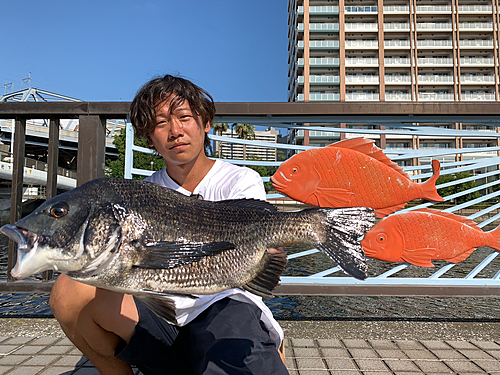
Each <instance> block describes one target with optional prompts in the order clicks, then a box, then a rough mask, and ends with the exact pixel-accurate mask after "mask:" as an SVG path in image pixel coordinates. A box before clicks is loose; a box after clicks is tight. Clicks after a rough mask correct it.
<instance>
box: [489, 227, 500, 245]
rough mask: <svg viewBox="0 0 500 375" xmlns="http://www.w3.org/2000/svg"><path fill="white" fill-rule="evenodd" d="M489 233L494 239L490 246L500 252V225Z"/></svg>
mask: <svg viewBox="0 0 500 375" xmlns="http://www.w3.org/2000/svg"><path fill="white" fill-rule="evenodd" d="M488 233H490V234H491V236H492V237H493V240H492V241H491V242H492V243H491V244H490V245H489V246H490V247H491V248H493V249H495V250H496V251H500V225H499V226H498V227H496V228H495V229H493V230H491V231H489V232H488Z"/></svg>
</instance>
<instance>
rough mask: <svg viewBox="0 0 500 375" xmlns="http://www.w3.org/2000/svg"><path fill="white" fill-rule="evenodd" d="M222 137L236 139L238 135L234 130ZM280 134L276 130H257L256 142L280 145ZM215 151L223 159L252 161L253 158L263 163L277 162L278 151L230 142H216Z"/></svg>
mask: <svg viewBox="0 0 500 375" xmlns="http://www.w3.org/2000/svg"><path fill="white" fill-rule="evenodd" d="M222 135H223V136H224V137H228V138H236V137H237V134H236V133H235V132H234V129H232V128H231V129H229V130H228V131H226V132H223V133H222ZM279 136H280V134H279V131H278V130H276V129H274V128H272V127H271V128H268V129H266V130H256V131H255V141H261V142H269V143H278V138H279ZM215 151H217V152H218V153H219V155H221V158H223V159H240V160H243V159H249V158H250V159H251V158H252V157H257V158H259V160H262V161H276V160H277V156H278V155H277V151H276V149H275V148H269V147H262V146H255V145H247V146H243V145H241V144H233V143H229V142H219V141H216V142H215Z"/></svg>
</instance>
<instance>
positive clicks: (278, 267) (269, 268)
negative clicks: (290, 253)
mask: <svg viewBox="0 0 500 375" xmlns="http://www.w3.org/2000/svg"><path fill="white" fill-rule="evenodd" d="M263 262H264V264H263V267H262V271H261V272H259V273H258V274H257V276H255V278H254V279H253V280H251V281H249V282H248V283H246V284H245V285H243V286H242V287H241V288H242V289H245V290H248V291H249V292H252V293H253V294H257V295H258V296H261V297H264V298H271V297H272V296H273V289H274V288H275V287H276V285H278V283H279V282H280V276H281V274H282V273H283V271H284V269H285V267H286V263H287V258H286V253H285V250H283V248H281V247H279V248H277V249H274V250H273V251H272V252H270V253H269V252H268V253H266V254H265V255H264V257H263Z"/></svg>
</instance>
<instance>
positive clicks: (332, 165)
mask: <svg viewBox="0 0 500 375" xmlns="http://www.w3.org/2000/svg"><path fill="white" fill-rule="evenodd" d="M439 168H440V164H439V161H438V160H433V161H432V169H433V176H432V177H431V178H430V179H429V180H427V181H425V182H424V183H422V184H418V183H415V182H413V181H412V180H411V179H410V177H409V176H408V174H407V173H406V172H404V171H403V169H402V168H401V167H399V166H398V165H397V164H396V163H394V162H393V161H391V160H390V159H389V158H388V157H387V156H386V155H385V154H384V153H383V152H382V150H381V149H380V148H378V147H377V146H375V145H374V141H373V140H369V139H364V138H354V139H348V140H345V141H340V142H337V143H334V144H332V145H330V146H327V147H322V148H315V149H310V150H307V151H304V152H301V153H300V154H297V155H294V156H293V157H291V158H290V159H288V160H287V161H285V162H284V163H283V164H281V166H280V167H279V168H278V170H277V171H276V173H275V174H274V175H273V176H272V177H271V182H272V184H273V187H274V188H275V189H276V190H277V191H279V192H282V193H283V194H285V195H287V196H288V197H290V198H292V199H295V200H297V201H299V202H303V203H306V204H310V205H312V206H320V207H356V206H362V207H371V208H373V209H375V210H376V212H377V216H378V217H379V218H380V217H384V216H386V215H389V214H391V213H393V212H395V211H397V210H399V209H402V208H404V207H405V205H406V203H407V202H409V201H411V200H414V199H418V198H425V199H427V200H431V201H436V202H441V201H443V200H444V199H443V198H441V197H440V196H439V194H438V192H437V190H436V186H435V183H436V180H437V179H438V177H439Z"/></svg>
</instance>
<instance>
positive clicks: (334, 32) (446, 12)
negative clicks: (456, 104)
mask: <svg viewBox="0 0 500 375" xmlns="http://www.w3.org/2000/svg"><path fill="white" fill-rule="evenodd" d="M498 7H499V0H289V3H288V24H289V31H288V38H289V44H288V51H289V55H288V101H291V102H295V101H297V102H300V101H306V102H307V101H356V102H362V101H387V102H389V101H394V102H401V101H419V102H425V101H439V102H445V101H498V100H499V42H498V40H499V37H500V31H499V30H500V27H499V26H500V14H499V10H498ZM349 126H355V127H368V128H370V127H371V125H369V124H368V125H367V124H359V125H347V127H349ZM439 126H445V127H447V128H452V129H473V130H482V131H494V130H492V129H491V128H487V127H482V126H480V125H479V126H478V125H475V124H445V125H443V124H440V125H439ZM342 137H343V135H341V134H339V133H333V136H332V133H331V132H316V133H313V132H311V133H310V134H309V139H310V143H311V144H314V143H316V144H319V145H324V144H328V143H332V142H335V141H337V140H339V139H341V138H342ZM386 137H387V138H385V137H383V139H377V143H378V144H379V146H381V147H383V148H425V147H438V148H447V147H449V148H455V147H477V146H478V145H481V146H486V145H495V146H496V145H497V140H496V138H491V139H481V140H478V139H477V138H476V139H474V138H471V139H466V138H464V139H462V138H461V139H455V138H440V139H431V138H429V139H426V138H425V137H424V138H422V139H418V140H415V139H411V138H404V137H401V136H390V135H387V136H386ZM296 138H297V141H298V143H303V142H304V132H303V131H301V132H299V133H297V135H296ZM374 138H376V137H374ZM381 138H382V137H381Z"/></svg>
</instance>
